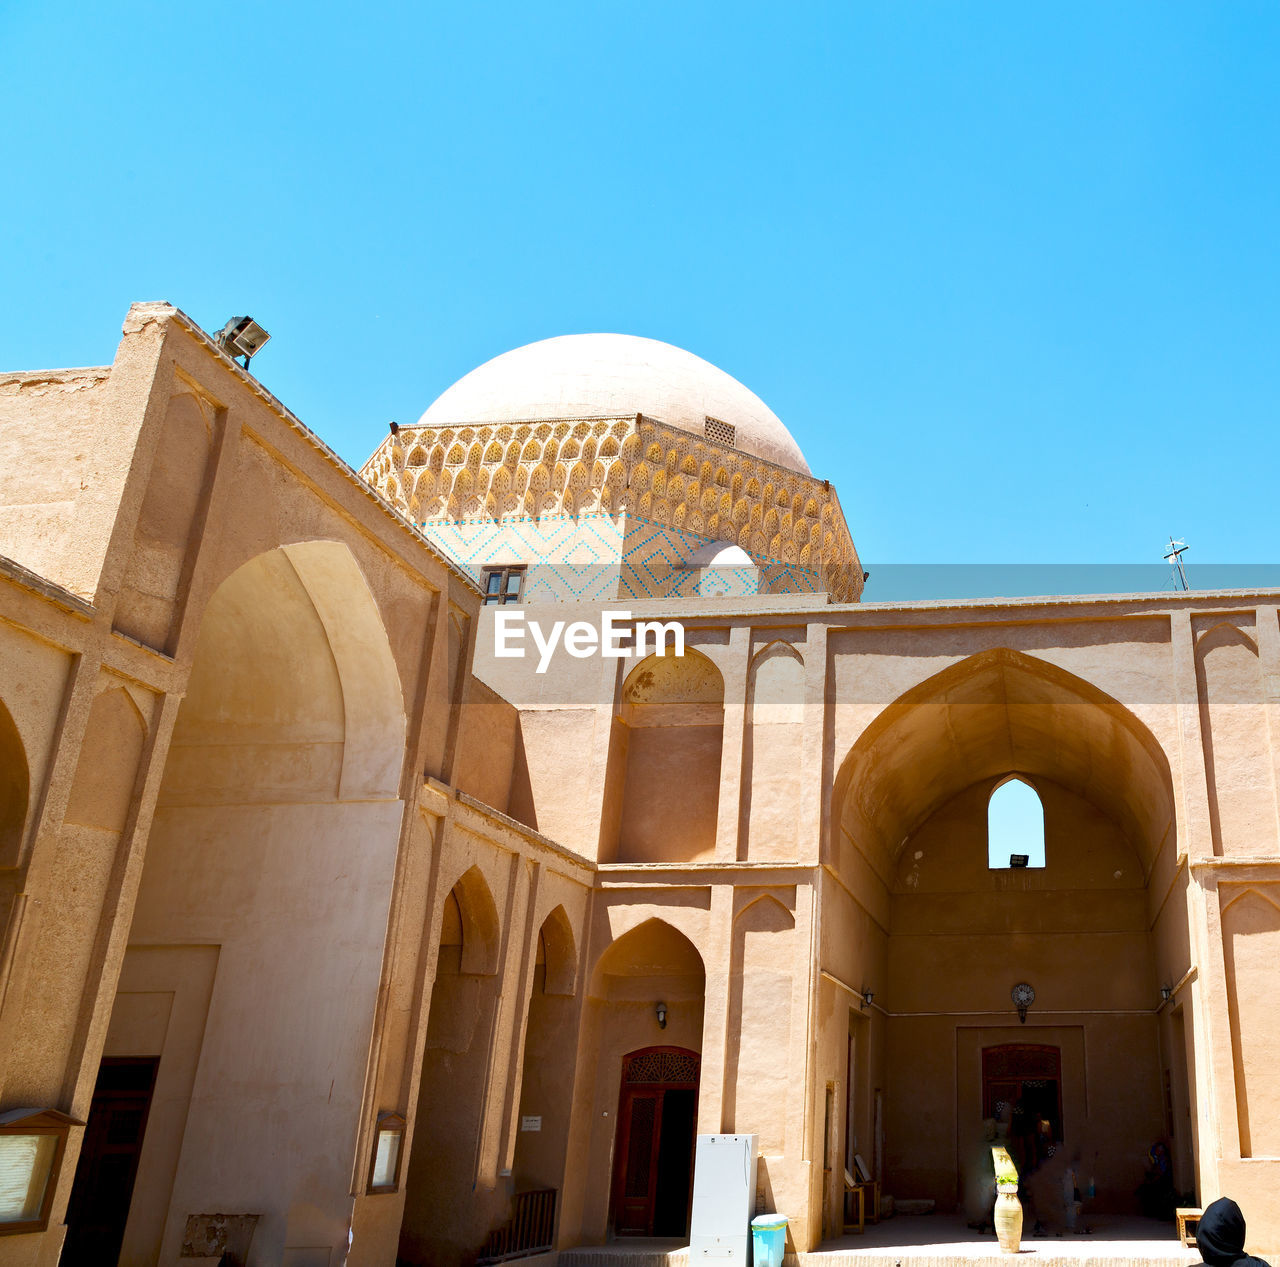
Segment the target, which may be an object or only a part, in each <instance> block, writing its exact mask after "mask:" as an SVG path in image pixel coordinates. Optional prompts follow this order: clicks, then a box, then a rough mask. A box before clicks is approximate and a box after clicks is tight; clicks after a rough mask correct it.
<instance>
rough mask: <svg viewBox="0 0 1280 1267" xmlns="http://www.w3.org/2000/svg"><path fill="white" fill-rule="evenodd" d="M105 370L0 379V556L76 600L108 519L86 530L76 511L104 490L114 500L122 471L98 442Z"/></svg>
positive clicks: (92, 580) (88, 580)
mask: <svg viewBox="0 0 1280 1267" xmlns="http://www.w3.org/2000/svg"><path fill="white" fill-rule="evenodd" d="M109 373H110V371H109V370H108V369H106V368H101V369H84V370H48V371H44V372H38V371H37V372H35V373H29V374H4V375H0V555H5V556H6V557H8V558H10V559H13V560H15V561H16V562H18V563H21V564H22V565H23V567H26V568H30V569H31V571H33V572H35V573H36V574H37V575H39V576H45V577H48V578H49V579H51V580H54V581H57V582H58V583H59V584H62V585H66V586H67V587H68V588H70V589H71V590H73V591H74V592H76V593H78V594H81V595H83V596H88V595H90V594H92V593H93V591H94V588H95V586H96V580H97V577H96V570H95V563H96V564H97V565H100V564H101V561H102V553H103V552H104V551H105V549H106V544H107V536H108V535H109V533H110V528H111V522H112V519H111V516H110V515H98V514H94V515H92V516H91V517H90V523H89V524H88V525H86V523H85V519H86V515H85V513H84V512H85V510H86V508H87V507H88V506H89V505H90V504H91V503H93V502H94V501H96V500H97V498H98V497H99V496H102V495H104V494H105V495H106V496H110V495H111V494H110V492H109V491H108V490H109V489H110V490H114V491H115V492H116V494H117V495H118V486H119V481H120V479H121V476H122V474H123V472H122V470H121V456H120V454H119V453H118V452H116V451H115V450H114V449H112V448H111V447H110V446H109V445H107V444H104V443H103V438H104V437H103V426H102V421H103V408H104V402H105V401H106V399H107V397H108V395H109V389H108V375H109ZM126 469H127V467H126ZM112 509H113V510H114V508H112ZM86 527H88V529H89V531H88V532H87V533H86ZM86 538H87V539H86ZM81 551H83V552H84V554H85V555H86V556H87V557H86V558H84V560H83V561H81V560H78V559H77V557H76V556H77V555H78V554H79V553H80V552H81ZM95 555H96V558H95Z"/></svg>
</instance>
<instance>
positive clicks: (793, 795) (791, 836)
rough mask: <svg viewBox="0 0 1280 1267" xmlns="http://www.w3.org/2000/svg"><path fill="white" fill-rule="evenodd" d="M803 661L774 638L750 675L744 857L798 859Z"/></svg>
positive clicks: (752, 859) (802, 725)
mask: <svg viewBox="0 0 1280 1267" xmlns="http://www.w3.org/2000/svg"><path fill="white" fill-rule="evenodd" d="M803 738H804V659H803V657H802V656H801V655H800V653H799V652H798V651H797V650H796V649H795V647H793V646H792V645H791V644H790V643H787V642H771V643H770V644H769V645H768V646H767V647H765V648H764V649H763V650H762V651H761V652H760V653H759V654H758V655H757V656H756V657H755V659H754V660H753V661H752V662H751V670H750V674H749V676H748V678H747V730H746V736H745V745H744V746H745V753H744V772H743V787H744V795H745V796H746V798H747V799H746V804H745V806H744V809H745V813H744V814H743V820H744V826H745V828H746V832H745V839H744V840H743V841H742V842H740V845H739V849H740V853H741V856H742V857H743V858H745V859H747V860H749V861H751V862H765V861H767V862H782V861H792V860H795V859H796V858H797V850H798V847H799V844H800V842H799V840H798V838H797V825H798V824H799V822H800V820H801V817H802V815H801V813H800V801H801V798H802V797H803V796H804V786H803V782H802V778H801V755H802V749H803Z"/></svg>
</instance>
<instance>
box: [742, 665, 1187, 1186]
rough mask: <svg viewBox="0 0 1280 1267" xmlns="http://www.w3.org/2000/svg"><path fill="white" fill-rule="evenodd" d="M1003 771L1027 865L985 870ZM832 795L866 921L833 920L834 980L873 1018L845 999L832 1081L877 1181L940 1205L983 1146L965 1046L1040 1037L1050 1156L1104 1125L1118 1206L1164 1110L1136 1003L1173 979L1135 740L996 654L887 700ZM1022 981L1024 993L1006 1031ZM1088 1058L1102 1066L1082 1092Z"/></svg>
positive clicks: (1158, 838) (1142, 761)
mask: <svg viewBox="0 0 1280 1267" xmlns="http://www.w3.org/2000/svg"><path fill="white" fill-rule="evenodd" d="M1010 778H1015V779H1019V780H1022V781H1023V782H1025V784H1027V785H1028V786H1030V787H1031V788H1033V789H1034V792H1035V794H1036V796H1037V797H1038V799H1039V800H1040V801H1041V802H1042V803H1043V808H1044V826H1045V837H1046V838H1045V852H1046V865H1045V866H1044V867H1041V868H1027V869H1010V868H1009V867H1008V865H1007V864H1008V858H1007V857H1006V858H1004V859H1003V860H1002V861H1003V863H1004V865H1003V866H1002V867H1001V868H1000V869H994V870H993V869H992V868H991V867H990V866H989V847H990V838H989V834H988V826H989V820H988V815H989V811H990V808H991V799H992V793H993V791H996V789H998V788H999V787H1000V786H1001V785H1004V786H1006V787H1009V786H1012V785H1011V784H1010V783H1009V782H1008V781H1009V780H1010ZM997 795H999V794H998V793H997ZM834 798H835V799H834V803H833V819H834V822H835V827H836V837H835V840H834V841H833V844H834V846H835V849H834V850H833V861H834V862H835V863H836V865H837V866H838V867H839V868H840V870H841V872H842V874H843V875H844V876H845V878H846V883H848V884H849V886H850V888H851V889H852V890H853V892H854V893H855V894H856V896H857V899H858V902H859V903H861V904H863V906H864V908H865V909H866V910H867V911H872V912H877V913H878V918H877V919H876V920H871V919H866V918H864V917H863V916H862V914H861V913H860V912H859V911H858V910H856V909H854V910H850V912H849V915H848V918H847V921H846V931H845V938H846V941H845V945H844V946H836V947H833V950H832V953H833V956H835V957H837V958H838V961H839V962H838V967H837V968H836V973H837V975H839V976H840V977H841V979H842V980H844V981H845V982H847V983H848V984H849V985H850V986H851V987H852V988H853V989H854V990H859V991H860V990H862V989H863V988H866V989H869V990H872V991H873V992H874V996H875V1000H876V1003H877V1005H878V1007H877V1008H876V1009H872V1008H867V1007H863V1005H862V1003H860V1002H859V1001H858V1000H857V998H856V996H854V997H853V998H851V999H850V1001H849V1004H848V1011H849V1014H850V1015H851V1016H852V1017H853V1018H854V1019H856V1020H857V1021H858V1023H859V1024H863V1023H865V1024H866V1025H867V1026H869V1027H870V1035H871V1037H870V1040H869V1045H868V1046H866V1047H864V1048H863V1057H862V1058H861V1059H860V1060H858V1061H857V1062H852V1061H851V1062H850V1063H851V1068H853V1069H854V1070H855V1073H854V1074H851V1075H850V1076H851V1077H852V1076H856V1077H857V1078H858V1084H857V1085H856V1086H854V1087H852V1088H851V1095H852V1097H853V1100H854V1102H855V1103H856V1104H865V1103H867V1102H868V1100H869V1097H870V1096H871V1094H872V1091H873V1090H874V1089H875V1088H880V1089H881V1090H882V1092H883V1124H884V1134H883V1139H884V1145H883V1181H884V1183H885V1184H886V1186H890V1187H892V1188H893V1190H894V1192H895V1194H902V1195H903V1196H907V1197H915V1196H926V1195H927V1196H931V1197H934V1198H936V1199H937V1200H939V1202H941V1203H951V1202H953V1201H956V1200H959V1199H960V1198H961V1196H962V1194H963V1193H964V1192H965V1191H966V1186H965V1185H966V1183H967V1182H968V1180H969V1179H971V1178H973V1175H974V1173H975V1172H974V1171H973V1164H974V1160H973V1159H974V1158H975V1157H977V1156H978V1154H977V1153H975V1152H973V1150H972V1148H971V1146H970V1145H971V1142H972V1141H975V1140H977V1139H979V1138H980V1137H981V1129H982V1117H983V1105H982V1102H981V1101H982V1079H981V1074H980V1069H979V1066H978V1063H977V1062H979V1060H980V1054H981V1048H983V1047H987V1046H991V1047H996V1046H1001V1045H1002V1044H1008V1043H1015V1042H1023V1043H1026V1042H1032V1043H1037V1042H1038V1043H1041V1044H1043V1045H1047V1046H1051V1047H1055V1048H1059V1049H1060V1050H1061V1056H1062V1078H1063V1081H1062V1089H1063V1102H1062V1118H1061V1126H1062V1129H1063V1130H1065V1132H1066V1137H1065V1143H1066V1145H1067V1146H1068V1147H1072V1146H1080V1147H1087V1146H1088V1137H1089V1132H1090V1130H1091V1129H1093V1128H1094V1126H1095V1125H1096V1123H1097V1122H1100V1121H1109V1122H1110V1123H1111V1124H1112V1128H1111V1140H1110V1147H1109V1149H1108V1150H1103V1151H1102V1152H1101V1153H1100V1155H1099V1158H1098V1161H1097V1168H1096V1179H1097V1185H1098V1193H1099V1195H1098V1198H1097V1205H1096V1208H1098V1209H1099V1210H1103V1211H1105V1210H1107V1209H1111V1210H1116V1211H1119V1210H1122V1209H1126V1208H1127V1207H1128V1203H1129V1202H1130V1201H1131V1199H1132V1190H1133V1184H1132V1182H1131V1181H1130V1179H1129V1178H1128V1172H1127V1170H1126V1168H1125V1165H1124V1163H1123V1161H1122V1160H1120V1159H1121V1158H1123V1157H1124V1156H1129V1155H1132V1154H1134V1153H1136V1152H1140V1151H1141V1150H1142V1149H1143V1148H1145V1147H1146V1146H1147V1145H1148V1144H1149V1142H1150V1139H1151V1138H1155V1137H1156V1136H1158V1135H1159V1133H1160V1131H1161V1128H1162V1123H1163V1116H1164V1115H1163V1087H1162V1073H1161V1068H1160V1063H1159V1055H1158V1053H1159V1043H1158V1032H1157V1029H1158V1021H1157V1019H1156V1014H1155V1002H1154V1000H1153V996H1154V997H1155V999H1158V993H1157V988H1156V983H1157V981H1158V980H1161V979H1165V980H1168V979H1173V980H1176V979H1177V977H1178V975H1180V973H1179V971H1174V965H1173V964H1172V963H1166V962H1162V960H1161V955H1162V954H1165V953H1166V950H1165V947H1166V946H1170V945H1173V940H1172V939H1169V938H1156V937H1153V935H1152V923H1153V919H1154V918H1155V916H1156V914H1157V913H1158V912H1159V910H1160V903H1159V900H1158V899H1156V898H1155V897H1154V896H1153V895H1154V893H1155V891H1156V890H1157V888H1158V891H1159V894H1160V895H1161V897H1163V894H1164V892H1165V888H1164V886H1165V885H1166V884H1167V882H1168V881H1167V880H1166V879H1165V878H1164V877H1172V874H1173V867H1174V863H1173V854H1174V807H1173V795H1172V778H1171V775H1170V771H1169V764H1168V761H1167V760H1166V758H1165V755H1164V753H1163V752H1162V750H1161V748H1160V746H1159V744H1158V743H1157V741H1156V740H1155V738H1154V736H1152V735H1151V733H1150V732H1149V730H1148V729H1147V728H1146V727H1145V726H1144V725H1143V724H1142V722H1141V721H1140V720H1139V719H1138V718H1136V717H1135V716H1134V715H1133V714H1132V713H1131V712H1130V711H1129V710H1128V709H1126V708H1125V707H1124V706H1123V705H1122V704H1120V703H1119V702H1118V701H1117V700H1115V699H1113V698H1111V697H1110V696H1108V695H1107V694H1105V693H1104V692H1103V691H1101V690H1099V689H1098V688H1097V687H1095V686H1093V685H1092V684H1090V683H1088V682H1086V681H1084V680H1083V679H1081V678H1079V677H1076V676H1074V675H1072V674H1070V673H1067V672H1065V671H1063V670H1061V669H1058V668H1056V667H1055V666H1052V665H1049V664H1047V663H1045V662H1043V661H1040V660H1037V659H1035V658H1033V657H1030V656H1027V655H1023V654H1022V653H1020V652H1016V651H1013V650H1010V649H1003V648H1002V649H995V650H992V651H989V652H983V653H981V654H979V655H976V656H973V657H971V658H969V659H967V660H965V661H962V662H960V663H959V664H956V665H953V666H952V667H951V668H949V669H946V670H944V671H943V672H941V673H938V674H936V675H934V676H933V677H931V678H929V679H928V680H926V681H925V682H923V683H921V684H920V685H918V686H917V687H915V688H914V689H912V690H910V691H908V692H906V693H905V694H904V695H903V696H901V697H900V698H899V699H897V700H896V701H894V702H893V703H892V704H890V705H889V706H888V707H887V708H886V709H885V710H884V711H883V712H882V713H881V714H880V716H879V717H878V718H876V719H875V720H874V721H873V722H872V723H871V725H870V726H868V727H867V729H866V731H865V732H864V733H863V735H862V736H861V737H860V738H859V740H858V741H857V742H856V743H855V744H854V745H853V748H852V749H851V750H850V753H849V755H848V756H847V757H846V759H845V761H844V763H843V765H842V767H841V770H840V774H839V776H838V779H837V782H836V786H835V789H834ZM1018 852H1027V851H1026V850H1019V851H1018ZM1157 868H1159V869H1160V871H1159V874H1160V876H1161V877H1162V878H1161V882H1160V885H1159V886H1157V885H1155V884H1152V885H1151V889H1150V890H1149V888H1148V884H1149V878H1150V877H1151V875H1152V873H1153V871H1155V870H1156V869H1157ZM1153 903H1154V905H1153ZM1171 919H1176V914H1171ZM846 947H848V949H846ZM854 947H856V952H855V951H854V949H853V948H854ZM1020 983H1027V984H1030V985H1031V986H1032V987H1033V989H1034V991H1035V1000H1034V1002H1033V1003H1032V1005H1031V1007H1030V1008H1029V1009H1028V1012H1027V1016H1026V1020H1025V1022H1022V1021H1020V1020H1019V1016H1018V1014H1017V1012H1016V1009H1015V1006H1014V1000H1013V998H1012V994H1011V991H1012V989H1013V987H1014V986H1015V985H1016V984H1020ZM879 1007H883V1008H884V1009H885V1010H884V1012H881V1011H879ZM1068 1015H1074V1016H1076V1017H1077V1018H1078V1020H1076V1021H1073V1022H1071V1024H1067V1023H1065V1022H1064V1021H1063V1019H1062V1018H1063V1017H1065V1016H1068ZM973 1018H981V1019H980V1020H977V1021H975V1020H974V1019H973ZM842 1028H843V1027H842ZM842 1037H843V1034H842ZM1086 1060H1087V1061H1088V1062H1089V1064H1088V1067H1089V1069H1090V1070H1092V1069H1094V1068H1095V1067H1096V1068H1104V1069H1105V1070H1106V1074H1105V1076H1104V1077H1102V1078H1100V1079H1097V1080H1095V1079H1094V1078H1093V1077H1092V1076H1091V1077H1090V1079H1089V1081H1088V1097H1087V1099H1086V1097H1085V1095H1084V1090H1083V1089H1084V1087H1085V1085H1086V1079H1085V1069H1086ZM940 1124H944V1125H940ZM739 1129H741V1124H740V1123H739ZM845 1129H846V1130H851V1129H852V1126H846V1128H845ZM863 1142H865V1140H864V1141H863Z"/></svg>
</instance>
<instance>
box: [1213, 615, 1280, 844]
mask: <svg viewBox="0 0 1280 1267" xmlns="http://www.w3.org/2000/svg"><path fill="white" fill-rule="evenodd" d="M1196 677H1197V679H1198V685H1199V690H1200V728H1201V733H1202V735H1203V738H1204V745H1205V749H1206V763H1205V765H1206V773H1207V775H1208V783H1209V821H1210V829H1211V831H1212V833H1213V847H1214V852H1215V853H1219V854H1231V853H1272V852H1274V851H1275V847H1276V787H1275V771H1274V767H1273V763H1272V758H1271V743H1270V740H1269V737H1268V733H1267V712H1266V693H1265V691H1264V689H1263V680H1262V669H1261V665H1260V664H1259V661H1258V647H1257V644H1256V643H1255V642H1254V640H1253V639H1252V638H1251V637H1250V636H1249V635H1248V633H1246V632H1245V631H1244V630H1243V629H1241V628H1240V627H1239V626H1238V625H1235V624H1232V623H1230V622H1225V621H1224V622H1221V623H1219V624H1216V625H1214V626H1213V627H1212V628H1210V629H1208V630H1207V631H1206V632H1205V633H1203V634H1202V635H1201V636H1200V638H1199V639H1198V640H1197V642H1196Z"/></svg>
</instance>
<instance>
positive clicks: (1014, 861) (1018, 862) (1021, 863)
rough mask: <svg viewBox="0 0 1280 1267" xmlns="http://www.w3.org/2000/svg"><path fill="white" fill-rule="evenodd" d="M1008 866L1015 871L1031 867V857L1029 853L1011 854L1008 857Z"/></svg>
mask: <svg viewBox="0 0 1280 1267" xmlns="http://www.w3.org/2000/svg"><path fill="white" fill-rule="evenodd" d="M1009 865H1010V866H1011V867H1012V868H1013V869H1014V870H1015V871H1017V870H1019V869H1021V868H1023V867H1029V866H1030V865H1031V855H1030V854H1029V853H1011V854H1010V855H1009Z"/></svg>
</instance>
